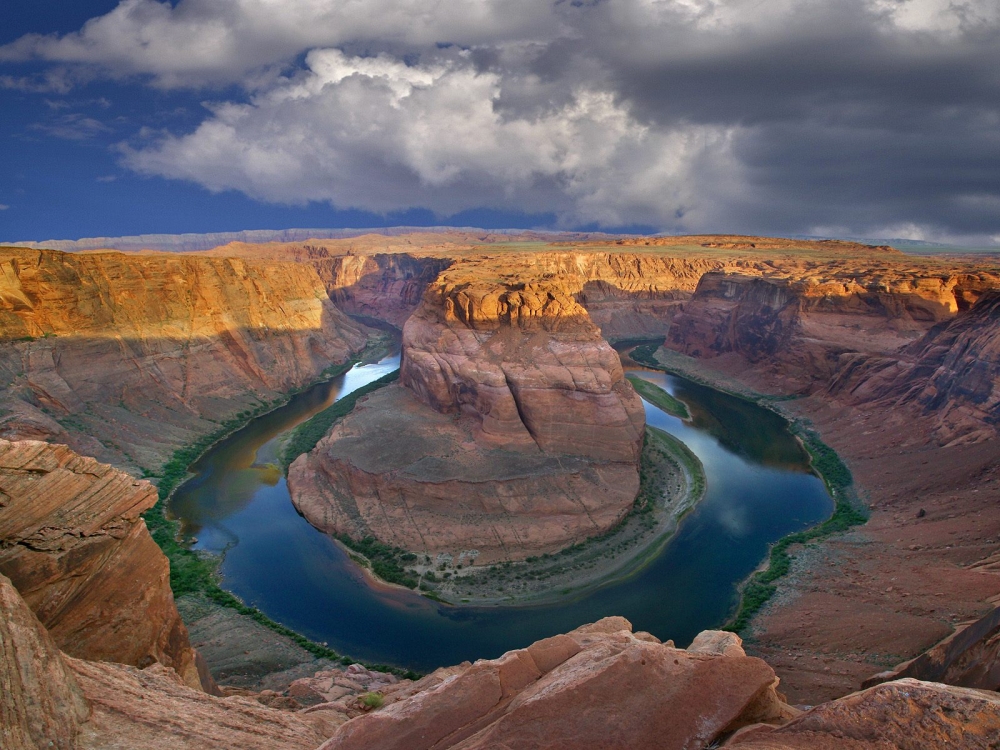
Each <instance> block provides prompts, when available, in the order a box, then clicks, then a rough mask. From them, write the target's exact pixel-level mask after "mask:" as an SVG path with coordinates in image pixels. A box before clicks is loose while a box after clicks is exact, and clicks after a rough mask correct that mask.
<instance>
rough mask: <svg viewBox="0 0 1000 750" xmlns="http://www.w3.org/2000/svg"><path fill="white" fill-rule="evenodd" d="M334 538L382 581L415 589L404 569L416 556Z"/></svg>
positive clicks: (367, 539) (370, 541) (389, 547)
mask: <svg viewBox="0 0 1000 750" xmlns="http://www.w3.org/2000/svg"><path fill="white" fill-rule="evenodd" d="M397 374H398V371H397ZM334 538H335V539H336V540H337V541H338V542H340V543H341V544H343V545H344V546H345V547H347V548H348V549H350V550H353V551H355V552H357V553H359V554H361V555H364V556H365V559H366V560H367V562H369V563H370V564H371V570H372V572H373V573H374V574H375V575H377V576H378V577H379V578H381V579H382V580H383V581H387V582H389V583H395V584H398V585H400V586H406V588H408V589H415V588H416V587H417V583H418V581H417V579H416V578H414V577H413V575H412V574H411V573H410V572H409V571H407V570H406V568H405V567H404V564H405V563H412V562H414V561H416V559H417V556H416V555H415V554H413V553H412V552H408V551H407V550H405V549H403V548H401V547H393V546H392V545H390V544H383V543H382V542H380V541H379V540H378V539H376V538H375V537H373V536H366V537H365V538H364V539H352V538H351V537H349V536H347V535H346V534H336V535H334ZM351 559H352V560H354V561H355V562H356V563H359V564H361V565H364V563H365V559H359V558H357V557H355V556H354V555H351ZM366 567H367V566H366Z"/></svg>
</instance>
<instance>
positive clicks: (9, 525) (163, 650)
mask: <svg viewBox="0 0 1000 750" xmlns="http://www.w3.org/2000/svg"><path fill="white" fill-rule="evenodd" d="M155 502H156V489H155V488H154V487H153V486H152V485H151V484H149V483H148V482H145V481H137V480H134V479H132V477H130V476H128V475H127V474H125V473H123V472H120V471H118V470H116V469H113V468H111V467H110V466H107V465H106V464H101V463H98V462H97V461H95V460H94V459H92V458H86V457H82V456H78V455H76V454H75V453H73V452H72V451H71V450H69V449H68V448H67V447H65V446H61V445H50V444H48V443H42V442H37V441H21V442H14V443H11V442H8V441H6V440H0V573H2V574H3V575H5V576H7V577H8V578H9V579H10V580H11V581H12V582H13V584H14V585H15V586H16V587H17V589H18V590H19V591H20V592H21V596H22V597H23V598H24V600H25V601H26V602H27V604H28V606H30V607H31V609H32V611H33V612H34V613H35V615H36V616H37V617H38V619H39V620H40V621H41V622H42V624H43V625H44V626H45V628H46V629H47V630H48V633H49V635H50V636H51V638H52V639H54V641H55V643H56V644H57V645H58V647H59V648H60V649H62V650H63V651H65V652H66V653H68V654H71V655H72V656H76V657H79V658H83V659H92V660H104V661H115V662H121V663H125V664H132V665H136V666H140V667H143V666H148V665H149V664H152V663H154V662H158V663H160V664H162V665H164V666H166V667H171V668H173V669H174V670H176V672H177V673H178V674H179V675H180V676H181V679H183V681H184V682H185V683H186V684H187V685H190V686H192V687H196V688H199V689H202V688H204V689H208V690H212V689H213V688H214V684H213V683H212V679H211V677H210V676H209V675H208V673H207V670H204V669H202V670H199V660H198V656H197V653H196V652H195V651H194V649H192V648H191V646H190V644H189V642H188V634H187V629H186V628H185V627H184V623H183V622H182V621H181V618H180V615H179V614H178V613H177V608H176V607H175V606H174V598H173V593H172V592H171V590H170V571H169V563H168V562H167V558H166V557H165V556H164V555H163V553H162V552H161V551H160V549H159V547H157V546H156V543H155V542H154V541H153V539H152V538H151V537H150V535H149V532H148V531H147V530H146V525H145V523H144V522H143V521H142V518H141V517H140V514H141V513H143V512H144V511H146V510H149V509H150V508H151V507H152V506H153V504H154V503H155Z"/></svg>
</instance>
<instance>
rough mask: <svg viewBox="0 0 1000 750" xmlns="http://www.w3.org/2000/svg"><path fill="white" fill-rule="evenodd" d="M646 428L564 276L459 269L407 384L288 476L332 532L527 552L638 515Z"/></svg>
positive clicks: (430, 320) (430, 308)
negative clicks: (480, 276) (515, 277)
mask: <svg viewBox="0 0 1000 750" xmlns="http://www.w3.org/2000/svg"><path fill="white" fill-rule="evenodd" d="M644 425H645V416H644V413H643V408H642V403H641V401H640V400H639V397H638V396H637V395H636V393H635V392H634V391H633V389H632V386H631V385H629V383H628V381H627V380H626V379H625V377H624V373H623V371H622V367H621V363H620V361H619V358H618V355H617V353H616V352H615V351H614V350H613V349H612V348H611V347H610V346H609V345H608V344H607V342H606V341H604V339H603V338H601V335H600V331H599V330H598V328H597V327H596V326H595V325H594V324H593V323H592V322H591V321H590V319H589V317H588V315H587V312H586V311H585V310H584V309H583V308H582V307H581V306H580V305H579V304H578V303H577V302H576V301H575V300H574V299H573V297H572V296H571V295H570V294H567V293H566V292H565V291H563V290H562V289H561V288H560V287H559V285H557V284H552V283H539V284H518V285H513V286H511V285H497V284H491V283H482V282H476V281H474V280H473V281H467V280H465V279H462V278H461V277H459V278H454V277H453V275H452V273H451V272H445V273H444V274H442V276H441V277H439V279H438V281H436V282H435V283H434V284H432V285H431V286H430V287H429V288H428V289H427V291H426V293H425V294H424V297H423V301H422V303H421V304H420V306H419V307H418V308H417V310H416V312H414V313H413V315H411V316H410V318H409V319H408V320H407V322H406V325H405V327H404V329H403V344H402V367H401V375H400V385H399V386H393V387H390V388H387V389H384V391H381V392H378V393H376V394H374V395H372V396H370V397H368V398H367V400H366V401H364V402H362V404H360V405H359V407H358V408H357V409H356V411H355V412H354V413H353V414H352V415H350V416H349V417H347V418H346V419H344V420H343V421H341V422H340V423H339V424H338V425H336V426H335V427H334V428H333V430H332V432H331V433H330V434H329V435H328V436H327V437H326V438H325V439H324V440H323V441H321V442H320V444H319V445H318V446H317V447H316V449H315V450H314V451H312V452H311V453H310V454H309V455H306V456H302V457H300V458H299V459H298V460H296V462H295V463H294V464H293V465H292V466H291V468H290V469H289V473H288V482H289V488H290V491H291V493H292V498H293V502H294V503H295V505H296V507H297V508H298V509H299V511H300V512H301V513H302V514H303V515H304V516H305V517H306V518H307V519H308V520H309V521H310V522H311V523H313V525H315V526H317V527H318V528H320V529H322V530H324V531H328V532H332V533H339V534H348V535H349V536H352V537H355V538H363V537H366V536H369V535H372V536H375V537H376V538H378V539H380V540H382V541H384V542H388V543H391V544H393V545H396V546H399V547H403V548H405V549H409V550H413V551H416V552H420V553H423V554H428V555H432V554H436V553H441V552H454V553H459V552H461V551H463V550H476V551H477V552H478V554H479V561H480V562H487V561H494V560H498V559H501V560H517V559H523V558H524V557H527V556H530V555H535V554H540V553H544V552H553V551H556V550H558V549H561V548H563V547H566V546H568V545H569V544H572V543H573V542H577V541H581V540H583V539H585V538H586V537H588V536H593V535H595V534H599V533H602V532H604V531H606V530H608V529H609V528H611V527H612V526H614V525H615V524H616V523H617V522H618V521H619V520H620V519H621V518H622V517H623V516H624V515H625V514H626V513H627V512H628V510H629V508H630V507H631V505H632V502H633V501H634V499H635V496H636V493H637V492H638V489H639V472H638V460H639V452H640V449H641V446H642V438H643V432H644Z"/></svg>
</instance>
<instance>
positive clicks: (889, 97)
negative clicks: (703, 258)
mask: <svg viewBox="0 0 1000 750" xmlns="http://www.w3.org/2000/svg"><path fill="white" fill-rule="evenodd" d="M0 60H6V61H8V62H11V63H16V62H17V61H24V60H44V61H49V62H50V63H51V64H52V65H54V66H59V67H60V68H61V69H70V70H74V71H83V72H82V73H79V75H107V76H113V77H120V76H141V77H144V78H145V80H147V81H149V83H150V84H151V85H152V86H155V87H159V88H173V89H185V88H187V89H191V90H192V91H193V92H195V94H196V95H198V96H205V95H206V92H208V93H207V95H208V96H211V91H212V87H222V86H231V85H233V84H238V85H239V86H241V87H242V89H243V91H244V94H243V95H242V96H239V97H237V96H235V95H231V96H230V97H229V100H227V101H216V102H211V103H209V104H207V105H206V106H207V107H208V110H207V114H206V116H205V118H204V120H203V122H201V124H200V125H198V126H197V127H196V128H195V129H194V130H193V131H191V132H186V133H160V134H155V135H154V136H149V134H144V136H143V137H141V138H136V139H133V140H132V141H131V142H130V144H129V145H128V146H125V147H123V153H124V157H123V158H124V161H125V163H126V164H127V165H128V166H129V167H131V168H132V169H134V170H137V171H139V172H142V173H145V174H151V175H160V176H164V177H169V178H176V179H184V180H191V181H194V182H197V183H199V184H201V185H204V186H205V187H207V188H209V189H210V190H216V191H219V190H229V189H235V190H240V191H243V192H245V193H247V194H248V195H251V196H253V197H254V198H257V199H260V200H264V201H272V202H279V203H293V204H295V203H304V202H308V201H328V202H330V203H332V204H333V205H335V206H337V207H339V208H361V209H367V210H372V211H379V212H389V211H394V210H400V209H407V208H412V207H423V208H429V209H431V210H433V211H435V212H437V213H438V214H440V215H443V216H447V215H449V214H453V213H455V212H458V211H462V210H464V209H470V208H478V207H490V208H498V209H510V210H519V211H527V212H533V213H542V212H545V213H554V214H556V215H557V216H558V217H559V221H560V222H562V223H563V224H564V225H574V224H588V223H598V224H602V225H608V226H613V225H620V224H634V223H643V224H650V225H653V226H656V227H658V228H661V229H664V230H673V231H711V230H722V231H730V230H735V231H755V232H757V231H761V232H776V233H786V234H787V233H796V232H801V233H810V232H816V233H819V231H820V230H822V229H824V228H843V229H844V230H845V232H846V233H854V234H859V233H867V232H874V231H878V230H882V229H887V228H893V227H904V228H909V231H910V233H911V234H914V235H919V236H923V237H932V236H963V237H986V238H989V237H993V236H995V235H997V232H998V218H997V217H998V212H997V201H998V196H1000V127H998V125H1000V78H998V76H997V75H996V73H995V71H996V70H1000V5H998V4H997V3H996V2H995V0H840V1H839V2H837V3H828V2H823V1H822V0H573V1H572V2H569V1H568V0H551V1H550V2H548V3H546V2H539V1H538V0H365V1H364V2H361V0H344V1H343V2H337V3H331V2H327V1H325V0H232V1H231V2H227V3H218V2H214V0H180V2H178V3H176V4H175V5H172V4H170V3H168V2H157V1H156V0H123V2H121V3H120V5H119V6H118V7H117V8H116V9H114V10H113V11H111V12H110V13H108V14H106V15H104V16H101V17H99V18H95V19H92V20H91V21H89V22H88V23H87V24H86V25H84V27H83V28H82V29H80V30H79V31H78V32H76V33H72V34H68V35H64V36H38V35H31V36H27V37H23V38H22V39H19V40H17V41H15V42H13V43H11V44H8V45H6V46H4V47H0Z"/></svg>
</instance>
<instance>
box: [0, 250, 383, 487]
mask: <svg viewBox="0 0 1000 750" xmlns="http://www.w3.org/2000/svg"><path fill="white" fill-rule="evenodd" d="M365 340H366V336H365V333H364V331H363V330H362V328H361V327H360V326H359V325H358V324H356V323H355V322H353V321H351V320H350V319H349V318H347V317H346V316H345V315H344V314H343V313H342V312H340V311H339V310H338V309H337V308H336V306H335V305H334V304H333V303H332V302H331V301H330V300H329V299H328V296H327V293H326V289H325V286H324V285H323V283H322V282H321V281H320V279H319V277H318V276H317V275H316V272H315V270H314V269H313V268H311V267H310V266H308V265H305V264H294V263H278V262H273V261H267V260H254V259H251V260H243V259H233V258H205V257H191V256H183V257H177V256H154V255H148V256H126V255H122V254H120V253H95V254H89V255H69V254H66V253H59V252H54V251H46V250H18V249H5V250H0V377H2V378H3V382H4V392H3V395H2V397H0V436H3V437H7V438H13V439H21V438H38V439H51V440H55V441H57V442H65V443H68V444H70V445H72V446H73V447H74V448H76V449H78V450H79V451H80V452H82V453H86V454H89V455H93V456H96V457H98V458H101V459H102V460H105V461H108V462H111V463H114V464H115V465H117V466H119V467H123V468H130V469H132V470H138V469H139V468H142V467H145V468H151V469H152V468H158V467H159V465H160V464H161V463H162V461H163V460H164V458H167V457H169V455H170V454H171V453H172V452H173V450H174V449H175V448H177V447H179V446H180V445H184V444H188V443H190V442H193V440H194V438H196V437H198V436H200V435H202V434H204V433H207V432H212V431H213V430H214V429H217V427H218V422H220V421H223V420H224V419H226V418H228V417H231V416H232V415H233V414H234V413H236V412H239V411H243V410H245V409H247V408H253V407H257V406H259V405H260V404H261V403H262V402H264V401H271V400H273V399H275V398H278V397H280V396H281V395H283V394H284V393H286V392H287V391H289V390H291V389H293V388H296V387H299V386H302V385H304V384H306V383H308V382H310V381H312V380H314V379H315V378H316V377H318V376H319V374H320V373H321V372H322V371H323V370H324V369H325V368H327V367H329V366H330V365H333V364H336V363H339V362H343V361H344V360H346V359H347V358H348V357H349V356H350V354H351V353H352V352H354V351H357V350H358V349H360V348H361V347H362V346H363V345H364V342H365Z"/></svg>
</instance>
